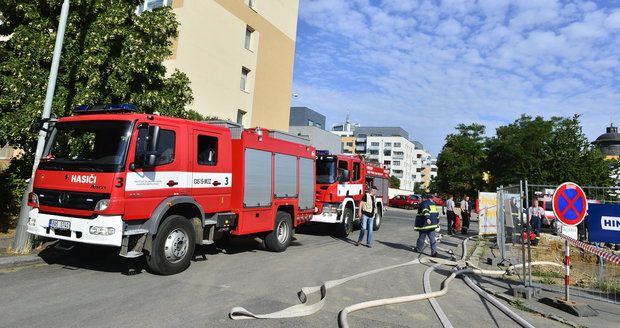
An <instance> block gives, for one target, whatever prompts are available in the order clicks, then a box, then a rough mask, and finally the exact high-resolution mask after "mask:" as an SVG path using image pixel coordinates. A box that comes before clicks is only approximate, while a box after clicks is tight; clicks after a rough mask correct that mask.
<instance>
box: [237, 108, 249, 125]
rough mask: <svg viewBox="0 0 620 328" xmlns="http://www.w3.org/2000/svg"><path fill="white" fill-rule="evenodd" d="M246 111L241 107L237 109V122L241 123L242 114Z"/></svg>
mask: <svg viewBox="0 0 620 328" xmlns="http://www.w3.org/2000/svg"><path fill="white" fill-rule="evenodd" d="M246 113H247V112H246V111H244V110H241V109H237V123H238V124H241V125H243V116H244V115H245V114H246Z"/></svg>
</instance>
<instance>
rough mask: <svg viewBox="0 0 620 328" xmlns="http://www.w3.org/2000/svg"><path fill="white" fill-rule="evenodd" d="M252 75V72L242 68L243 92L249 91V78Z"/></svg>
mask: <svg viewBox="0 0 620 328" xmlns="http://www.w3.org/2000/svg"><path fill="white" fill-rule="evenodd" d="M249 75H250V70H249V69H247V68H245V67H242V68H241V91H248V82H249V80H248V77H249Z"/></svg>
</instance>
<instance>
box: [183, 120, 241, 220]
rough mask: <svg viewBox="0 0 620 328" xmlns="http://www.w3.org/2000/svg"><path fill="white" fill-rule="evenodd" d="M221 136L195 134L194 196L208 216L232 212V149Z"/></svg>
mask: <svg viewBox="0 0 620 328" xmlns="http://www.w3.org/2000/svg"><path fill="white" fill-rule="evenodd" d="M228 140H229V138H226V137H224V136H222V135H220V134H217V133H213V132H207V131H200V130H194V131H193V133H192V143H191V147H192V148H191V149H190V151H189V153H190V161H191V163H192V164H191V168H192V178H191V181H190V183H191V195H192V196H193V197H194V198H195V199H196V200H197V201H198V203H199V204H200V205H201V206H202V207H203V209H204V211H205V212H206V213H212V212H219V211H223V210H226V209H228V208H229V206H230V194H231V190H232V189H231V187H232V169H231V158H230V157H231V155H230V154H231V149H230V147H231V145H230V142H229V141H228Z"/></svg>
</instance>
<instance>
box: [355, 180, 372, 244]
mask: <svg viewBox="0 0 620 328" xmlns="http://www.w3.org/2000/svg"><path fill="white" fill-rule="evenodd" d="M376 194H377V187H372V188H371V189H370V192H367V193H366V194H365V195H364V197H363V198H362V201H361V202H360V209H359V218H360V222H361V225H360V236H359V238H357V243H355V246H359V245H360V243H361V242H362V240H364V235H365V234H366V235H367V236H366V246H368V247H372V227H373V223H374V222H373V221H374V217H375V211H376V210H377V208H376V205H375V195H376Z"/></svg>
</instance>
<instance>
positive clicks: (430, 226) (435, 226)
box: [413, 224, 439, 230]
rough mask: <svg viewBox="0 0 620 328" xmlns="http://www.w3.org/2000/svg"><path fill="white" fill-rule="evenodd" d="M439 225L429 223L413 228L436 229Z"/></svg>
mask: <svg viewBox="0 0 620 328" xmlns="http://www.w3.org/2000/svg"><path fill="white" fill-rule="evenodd" d="M438 226H439V225H437V224H433V225H428V226H423V227H414V228H413V230H434V229H437V227H438Z"/></svg>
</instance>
